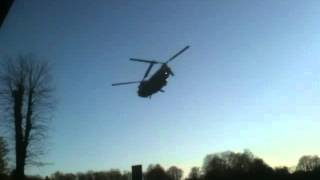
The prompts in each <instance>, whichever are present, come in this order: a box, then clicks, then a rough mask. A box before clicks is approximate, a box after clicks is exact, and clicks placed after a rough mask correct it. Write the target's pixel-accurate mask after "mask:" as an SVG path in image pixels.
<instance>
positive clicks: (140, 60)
mask: <svg viewBox="0 0 320 180" xmlns="http://www.w3.org/2000/svg"><path fill="white" fill-rule="evenodd" d="M130 60H131V61H138V62H144V63H153V64H163V62H159V61H154V60H146V59H137V58H130Z"/></svg>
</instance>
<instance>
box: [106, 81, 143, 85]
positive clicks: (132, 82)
mask: <svg viewBox="0 0 320 180" xmlns="http://www.w3.org/2000/svg"><path fill="white" fill-rule="evenodd" d="M140 82H141V81H131V82H122V83H114V84H112V86H120V85H127V84H136V83H140Z"/></svg>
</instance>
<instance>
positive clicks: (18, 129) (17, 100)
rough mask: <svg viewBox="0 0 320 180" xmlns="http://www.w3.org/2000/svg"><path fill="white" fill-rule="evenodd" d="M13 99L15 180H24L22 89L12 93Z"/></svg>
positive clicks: (18, 88)
mask: <svg viewBox="0 0 320 180" xmlns="http://www.w3.org/2000/svg"><path fill="white" fill-rule="evenodd" d="M12 95H13V98H14V125H15V140H16V147H15V148H16V171H15V175H14V176H15V179H16V180H23V179H24V164H25V162H24V161H25V160H24V159H25V158H24V157H23V154H24V153H23V149H24V147H23V146H24V143H23V128H22V120H23V117H22V107H23V95H24V87H23V85H21V84H20V85H19V86H18V87H17V90H15V91H13V94H12Z"/></svg>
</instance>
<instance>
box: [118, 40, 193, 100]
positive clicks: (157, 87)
mask: <svg viewBox="0 0 320 180" xmlns="http://www.w3.org/2000/svg"><path fill="white" fill-rule="evenodd" d="M189 48H190V46H186V47H184V48H183V49H181V50H180V51H179V52H177V53H176V54H174V55H173V56H172V57H171V58H169V59H168V60H167V61H165V62H159V61H155V60H146V59H137V58H130V59H129V60H131V61H136V62H143V63H149V67H148V68H147V70H146V72H145V74H144V76H143V78H142V80H140V81H131V82H122V83H114V84H112V86H120V85H127V84H137V83H140V84H139V86H138V92H137V93H138V96H140V97H144V98H146V97H149V98H151V96H152V95H153V94H155V93H157V92H164V90H163V89H162V88H163V87H164V86H166V85H167V79H168V78H169V77H170V75H171V76H174V73H173V72H172V70H171V68H170V67H169V66H168V63H169V62H171V61H172V60H173V59H175V58H176V57H177V56H179V55H180V54H182V53H183V52H184V51H186V50H187V49H189ZM155 64H161V67H160V68H159V69H158V70H157V71H156V72H155V73H154V74H153V75H152V76H151V77H150V78H149V79H146V78H147V77H148V75H149V73H150V71H151V69H152V67H153V66H154V65H155Z"/></svg>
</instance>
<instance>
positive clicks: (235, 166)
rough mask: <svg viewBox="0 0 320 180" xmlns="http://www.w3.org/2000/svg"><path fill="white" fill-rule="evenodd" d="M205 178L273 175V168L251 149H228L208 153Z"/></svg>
mask: <svg viewBox="0 0 320 180" xmlns="http://www.w3.org/2000/svg"><path fill="white" fill-rule="evenodd" d="M203 171H204V177H205V179H215V178H218V179H228V178H235V177H237V178H240V177H241V178H245V177H257V178H258V177H261V176H271V175H272V173H273V170H272V168H271V167H269V166H268V165H267V164H265V163H264V162H263V160H262V159H259V158H255V157H254V156H253V154H252V153H251V152H250V151H247V150H246V151H244V152H243V153H234V152H231V151H226V152H222V153H217V154H212V155H207V156H206V158H205V161H204V165H203Z"/></svg>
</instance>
